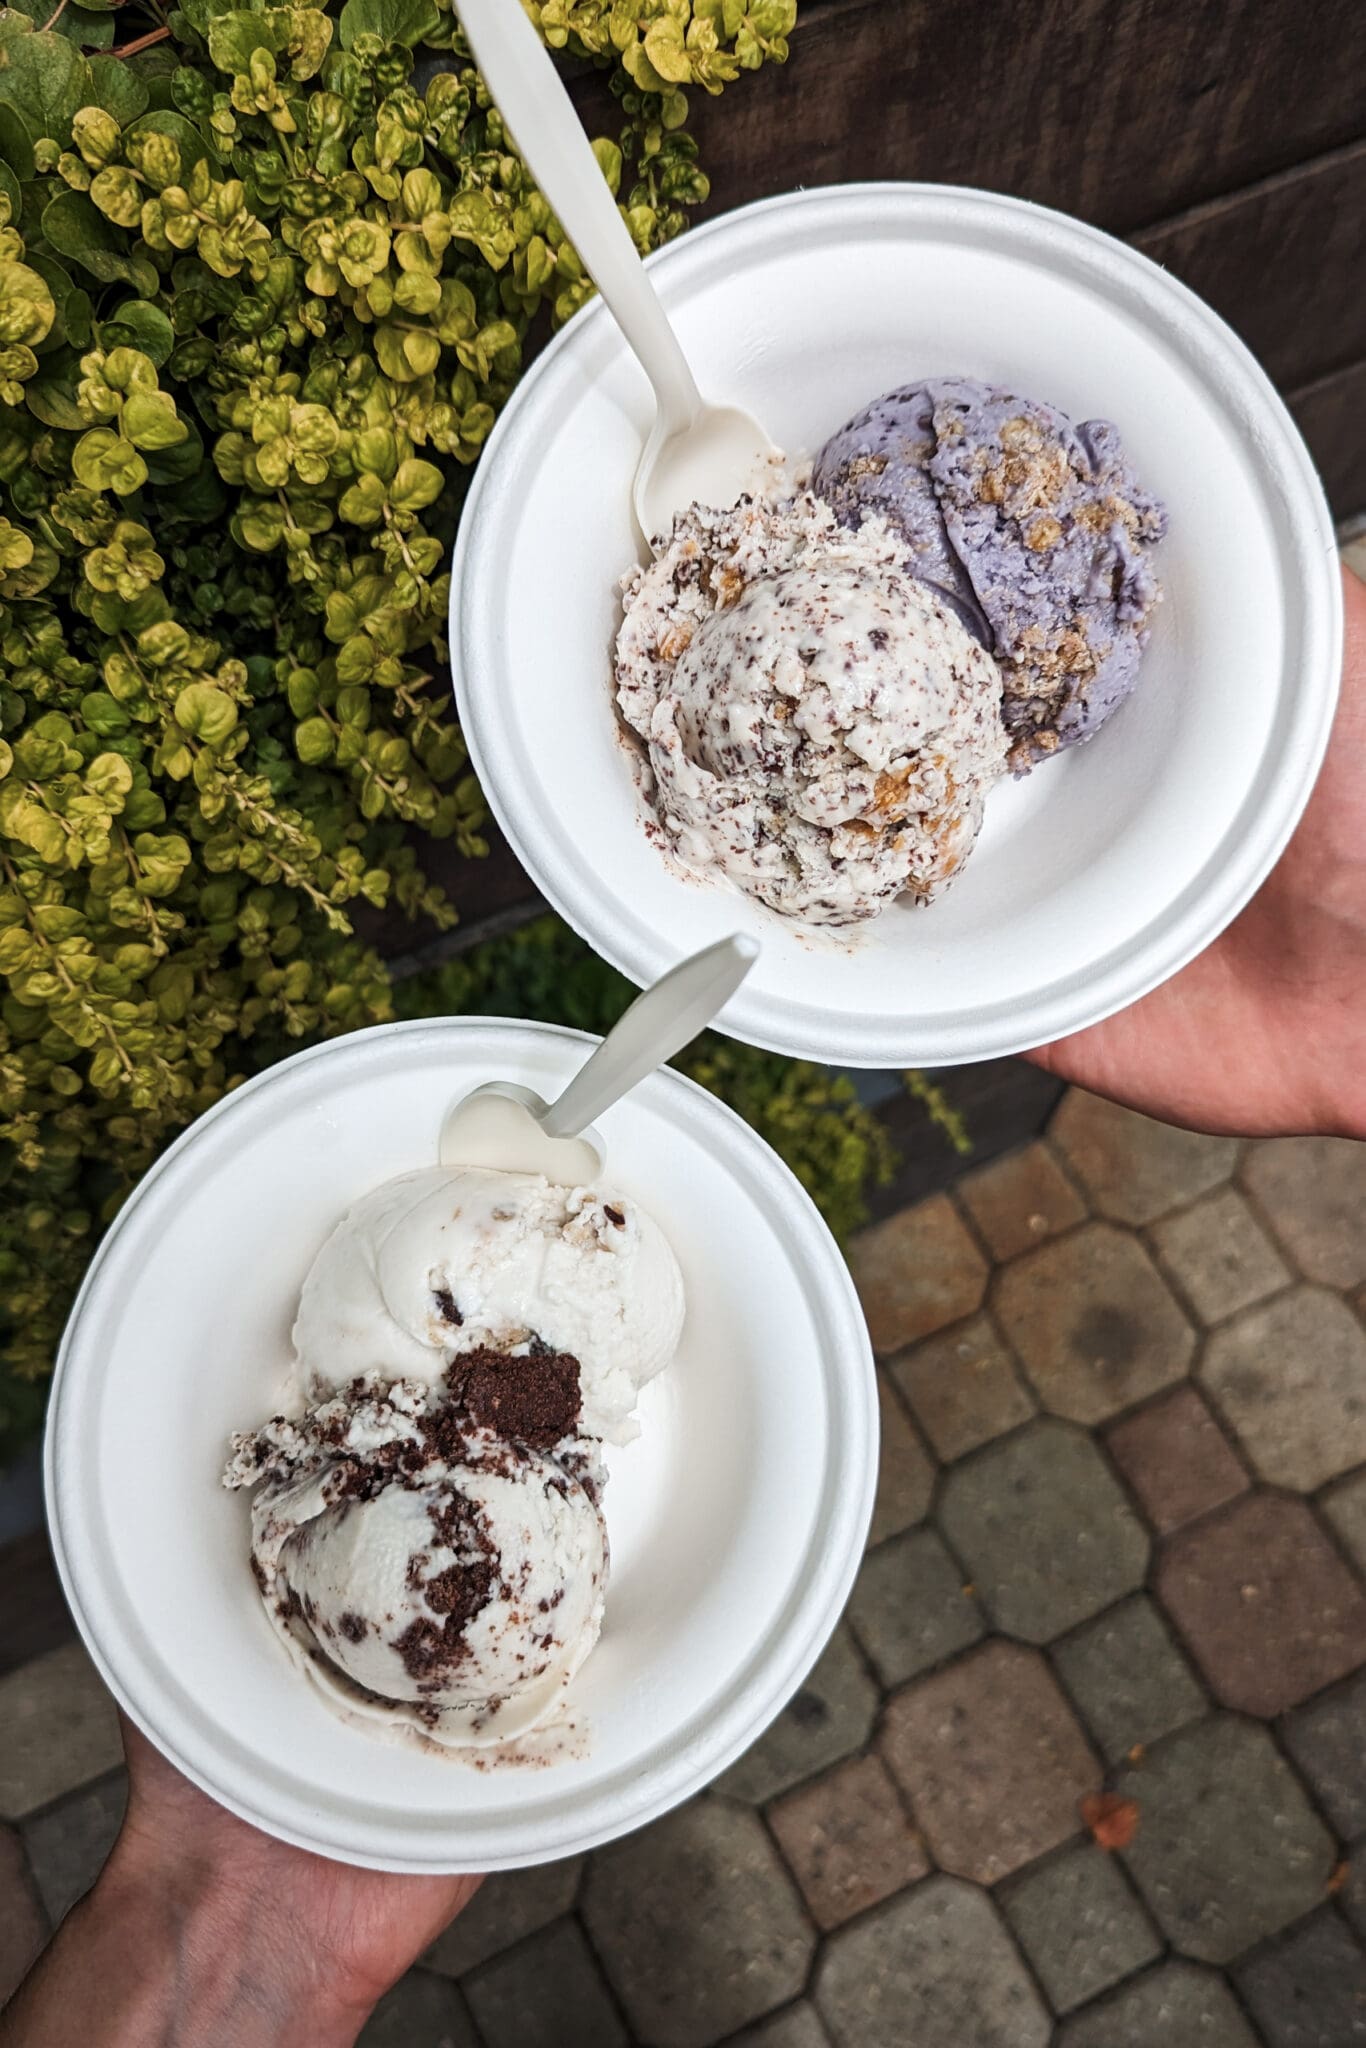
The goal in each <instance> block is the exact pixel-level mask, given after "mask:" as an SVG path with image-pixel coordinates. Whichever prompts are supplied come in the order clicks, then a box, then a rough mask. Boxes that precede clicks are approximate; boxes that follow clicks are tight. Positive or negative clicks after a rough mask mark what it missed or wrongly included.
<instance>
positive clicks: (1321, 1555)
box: [1157, 1494, 1366, 1715]
mask: <svg viewBox="0 0 1366 2048" xmlns="http://www.w3.org/2000/svg"><path fill="white" fill-rule="evenodd" d="M1157 1592H1158V1598H1159V1599H1160V1600H1161V1602H1162V1604H1163V1606H1164V1607H1165V1608H1166V1609H1167V1612H1168V1613H1169V1614H1170V1615H1171V1616H1172V1618H1173V1620H1174V1621H1175V1622H1176V1625H1177V1627H1178V1628H1179V1629H1180V1631H1181V1633H1182V1635H1183V1636H1184V1638H1185V1640H1186V1642H1187V1644H1188V1645H1189V1647H1190V1650H1191V1653H1192V1655H1193V1656H1194V1657H1195V1660H1196V1662H1197V1663H1198V1664H1199V1666H1200V1669H1201V1670H1202V1671H1203V1673H1204V1675H1205V1678H1206V1680H1207V1682H1208V1684H1209V1687H1210V1690H1211V1691H1212V1692H1213V1693H1214V1695H1215V1697H1216V1698H1217V1699H1219V1700H1222V1701H1223V1703H1224V1705H1225V1706H1227V1707H1237V1708H1240V1709H1241V1710H1242V1711H1243V1712H1244V1713H1246V1714H1263V1715H1271V1714H1279V1713H1283V1712H1284V1710H1285V1709H1286V1708H1287V1707H1293V1706H1298V1704H1299V1702H1300V1701H1301V1700H1305V1699H1308V1697H1309V1695H1310V1694H1311V1693H1314V1692H1317V1691H1318V1690H1319V1688H1320V1686H1324V1685H1330V1684H1331V1683H1332V1681H1333V1680H1334V1679H1335V1678H1342V1677H1344V1676H1345V1675H1346V1673H1347V1672H1349V1671H1355V1669H1356V1668H1357V1666H1358V1665H1359V1664H1361V1663H1363V1662H1366V1595H1363V1593H1362V1590H1361V1587H1360V1586H1359V1585H1358V1583H1357V1581H1356V1579H1355V1578H1354V1577H1353V1575H1352V1573H1351V1572H1350V1571H1349V1570H1348V1569H1347V1567H1346V1565H1345V1564H1344V1563H1343V1561H1342V1559H1341V1557H1339V1555H1338V1553H1337V1551H1336V1550H1335V1549H1334V1548H1333V1546H1332V1544H1331V1543H1330V1542H1329V1541H1328V1538H1327V1537H1326V1536H1325V1535H1324V1533H1323V1530H1322V1529H1321V1527H1320V1526H1319V1524H1318V1522H1317V1521H1316V1520H1315V1518H1314V1514H1313V1510H1312V1509H1311V1508H1310V1507H1309V1505H1308V1504H1307V1502H1305V1501H1299V1500H1287V1499H1286V1498H1285V1496H1284V1495H1283V1494H1249V1495H1248V1497H1247V1498H1246V1499H1245V1500H1240V1501H1237V1502H1235V1503H1234V1505H1233V1506H1232V1507H1230V1508H1224V1509H1221V1510H1220V1512H1219V1513H1218V1514H1217V1515H1212V1516H1210V1518H1209V1519H1208V1520H1207V1521H1204V1522H1196V1523H1194V1524H1193V1525H1192V1526H1191V1527H1190V1528H1189V1529H1183V1530H1182V1531H1181V1532H1180V1534H1179V1535H1176V1536H1173V1537H1172V1538H1171V1540H1170V1542H1169V1543H1168V1545H1167V1548H1166V1550H1165V1551H1164V1553H1163V1555H1162V1558H1161V1561H1160V1562H1159V1565H1158V1570H1157Z"/></svg>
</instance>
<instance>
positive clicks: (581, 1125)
mask: <svg viewBox="0 0 1366 2048" xmlns="http://www.w3.org/2000/svg"><path fill="white" fill-rule="evenodd" d="M758 957H759V941H758V940H757V939H752V938H750V937H748V936H747V935H746V934H744V933H740V932H736V933H733V934H732V935H731V937H730V938H728V939H721V940H719V941H718V943H717V944H716V945H714V946H705V947H704V948H703V949H702V951H701V952H700V953H694V954H693V955H692V957H691V959H688V960H680V962H679V963H678V965H677V966H676V967H671V968H670V969H669V972H668V973H667V974H664V975H661V976H660V978H659V980H658V981H657V982H655V984H654V986H653V987H652V988H647V989H646V991H645V993H644V994H643V995H639V996H637V997H636V999H635V1001H634V1002H633V1003H632V1005H631V1007H630V1009H629V1010H628V1011H627V1012H626V1014H625V1016H624V1017H621V1018H619V1019H618V1021H617V1022H616V1024H614V1025H613V1027H612V1029H611V1030H610V1031H609V1032H608V1034H607V1036H606V1038H604V1039H603V1041H602V1043H601V1045H599V1046H598V1048H597V1050H596V1051H595V1052H593V1053H591V1054H590V1055H589V1057H588V1059H587V1060H586V1061H585V1062H584V1064H583V1066H582V1067H580V1069H579V1071H578V1073H577V1074H576V1075H575V1076H574V1078H573V1080H572V1081H571V1082H570V1083H569V1086H568V1087H567V1088H566V1089H565V1090H564V1092H563V1094H561V1095H559V1096H558V1097H557V1098H556V1100H555V1101H554V1102H546V1101H544V1100H543V1099H542V1097H541V1096H539V1095H537V1094H536V1093H535V1091H534V1089H531V1088H525V1087H523V1086H522V1084H521V1083H520V1082H518V1081H485V1082H484V1083H483V1084H482V1086H480V1087H478V1088H473V1089H471V1090H470V1092H469V1094H468V1095H464V1096H462V1097H461V1098H460V1100H459V1101H458V1102H457V1103H456V1105H455V1107H454V1108H453V1109H452V1110H450V1111H449V1112H448V1114H447V1116H446V1120H445V1122H444V1123H443V1125H442V1127H441V1138H440V1142H439V1145H438V1148H437V1150H438V1157H439V1159H440V1162H441V1164H442V1165H443V1166H492V1167H498V1168H500V1169H501V1170H502V1171H503V1172H505V1173H543V1174H544V1175H545V1177H546V1179H547V1180H554V1181H561V1182H564V1183H565V1184H566V1185H568V1186H571V1187H589V1186H591V1185H592V1183H593V1182H594V1181H595V1180H596V1179H597V1178H598V1175H599V1174H600V1173H601V1172H602V1170H603V1168H604V1166H605V1165H606V1164H607V1149H606V1147H605V1145H604V1144H603V1142H602V1139H601V1137H600V1136H599V1134H598V1132H597V1131H596V1130H595V1129H594V1128H593V1125H594V1120H595V1119H596V1118H597V1117H600V1116H601V1115H602V1114H603V1112H604V1110H608V1109H610V1108H611V1107H612V1104H613V1103H614V1102H619V1101H620V1100H621V1098H622V1096H623V1095H628V1094H629V1093H630V1091H631V1090H632V1088H634V1087H635V1086H636V1084H637V1083H638V1082H640V1081H643V1080H644V1079H645V1076H646V1075H647V1074H652V1073H653V1072H654V1070H655V1068H656V1067H662V1066H663V1065H664V1062H665V1061H666V1060H669V1059H672V1058H673V1055H674V1054H675V1053H676V1052H679V1051H681V1049H682V1048H683V1047H684V1046H685V1045H687V1044H689V1043H690V1042H691V1040H692V1039H694V1038H696V1036H697V1034H698V1032H699V1031H702V1030H704V1029H705V1027H706V1026H707V1025H708V1024H710V1023H711V1021H712V1019H713V1018H714V1017H715V1016H716V1014H717V1012H718V1011H719V1010H720V1009H722V1008H723V1007H724V1005H725V1004H726V1003H728V1002H729V1001H730V999H731V997H732V996H733V995H734V994H735V991H736V989H737V988H739V986H740V983H741V982H742V981H743V980H744V978H745V976H746V975H747V974H748V973H749V970H750V968H751V967H752V966H753V965H754V962H755V961H756V960H757V959H758Z"/></svg>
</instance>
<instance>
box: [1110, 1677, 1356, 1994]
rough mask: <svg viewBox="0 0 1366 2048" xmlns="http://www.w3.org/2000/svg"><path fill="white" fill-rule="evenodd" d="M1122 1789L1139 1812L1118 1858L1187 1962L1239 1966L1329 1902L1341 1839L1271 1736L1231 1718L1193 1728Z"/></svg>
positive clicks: (1122, 1782)
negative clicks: (1257, 1946)
mask: <svg viewBox="0 0 1366 2048" xmlns="http://www.w3.org/2000/svg"><path fill="white" fill-rule="evenodd" d="M1117 1789H1118V1791H1119V1793H1120V1794H1121V1796H1122V1797H1124V1798H1128V1799H1134V1800H1136V1801H1137V1802H1138V1809H1139V1824H1138V1832H1137V1833H1136V1834H1135V1836H1134V1838H1133V1841H1132V1842H1131V1843H1130V1844H1129V1847H1128V1848H1127V1849H1125V1850H1123V1851H1122V1852H1121V1853H1122V1855H1123V1857H1124V1860H1125V1863H1126V1864H1127V1865H1128V1869H1129V1873H1130V1875H1131V1876H1132V1877H1133V1878H1134V1879H1135V1880H1136V1881H1137V1884H1138V1888H1139V1890H1140V1891H1141V1892H1142V1894H1143V1897H1144V1899H1145V1901H1146V1902H1147V1905H1148V1909H1149V1911H1150V1912H1151V1913H1152V1914H1153V1917H1154V1918H1155V1919H1156V1921H1157V1923H1158V1925H1159V1926H1160V1927H1161V1928H1162V1930H1163V1932H1164V1933H1165V1934H1166V1936H1167V1939H1168V1940H1169V1941H1170V1942H1171V1944H1172V1947H1173V1948H1175V1949H1177V1950H1179V1951H1180V1952H1181V1953H1182V1954H1184V1955H1188V1956H1193V1957H1194V1958H1195V1959H1196V1961H1197V1962H1205V1963H1228V1962H1231V1961H1232V1960H1233V1958H1234V1956H1239V1955H1242V1953H1243V1951H1244V1950H1245V1949H1248V1948H1251V1946H1252V1944H1253V1943H1254V1942H1256V1941H1263V1940H1265V1938H1266V1937H1267V1935H1269V1934H1278V1933H1279V1932H1280V1930H1281V1928H1283V1927H1288V1926H1289V1925H1290V1923H1291V1921H1292V1920H1298V1919H1300V1918H1301V1916H1302V1915H1303V1914H1305V1913H1308V1912H1309V1911H1311V1910H1312V1908H1313V1907H1314V1906H1316V1905H1317V1904H1318V1903H1319V1901H1320V1900H1321V1899H1322V1897H1323V1888H1324V1885H1325V1883H1326V1882H1327V1880H1328V1877H1329V1874H1330V1873H1331V1871H1332V1869H1333V1862H1334V1855H1335V1851H1334V1846H1333V1838H1332V1836H1331V1835H1330V1834H1329V1833H1328V1830H1327V1829H1326V1828H1325V1827H1324V1825H1323V1823H1322V1821H1320V1820H1319V1818H1318V1816H1317V1815H1316V1814H1315V1813H1314V1811H1313V1809H1312V1808H1311V1806H1310V1804H1309V1801H1308V1800H1307V1799H1306V1797H1305V1795H1304V1789H1303V1787H1302V1786H1301V1785H1300V1782H1299V1780H1298V1779H1297V1778H1296V1776H1295V1774H1294V1772H1293V1771H1292V1770H1291V1768H1290V1766H1289V1764H1288V1763H1286V1761H1285V1759H1284V1758H1283V1757H1282V1756H1281V1754H1280V1752H1279V1751H1278V1750H1277V1748H1276V1746H1275V1744H1274V1743H1273V1742H1272V1740H1271V1737H1270V1736H1269V1735H1268V1734H1267V1732H1266V1730H1265V1729H1264V1728H1254V1727H1253V1726H1252V1725H1251V1723H1250V1722H1247V1721H1240V1720H1236V1719H1235V1718H1234V1717H1233V1716H1231V1715H1228V1714H1218V1715H1215V1716H1214V1717H1213V1718H1212V1719H1211V1720H1208V1721H1200V1722H1197V1723H1196V1725H1195V1726H1194V1727H1193V1728H1183V1729H1182V1730H1181V1732H1180V1734H1178V1735H1173V1736H1170V1737H1169V1738H1168V1740H1167V1741H1166V1742H1164V1743H1163V1744H1162V1745H1161V1747H1160V1748H1159V1749H1157V1750H1155V1751H1154V1752H1153V1753H1152V1755H1151V1756H1149V1757H1148V1758H1147V1760H1146V1761H1145V1762H1144V1763H1143V1764H1142V1765H1141V1766H1138V1767H1136V1768H1134V1769H1132V1770H1128V1771H1125V1772H1123V1773H1122V1774H1121V1776H1120V1778H1119V1781H1118V1786H1117Z"/></svg>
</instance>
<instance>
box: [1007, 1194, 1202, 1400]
mask: <svg viewBox="0 0 1366 2048" xmlns="http://www.w3.org/2000/svg"><path fill="white" fill-rule="evenodd" d="M995 1304H996V1312H997V1314H998V1315H999V1317H1000V1319H1001V1326H1002V1328H1003V1329H1004V1331H1005V1333H1006V1336H1007V1337H1008V1338H1009V1339H1010V1341H1011V1343H1012V1344H1013V1345H1014V1346H1015V1349H1016V1351H1017V1352H1018V1353H1019V1357H1020V1362H1021V1364H1022V1365H1023V1366H1024V1369H1025V1371H1026V1373H1027V1374H1028V1375H1029V1379H1030V1382H1031V1384H1032V1385H1033V1387H1034V1391H1035V1392H1036V1393H1037V1395H1038V1397H1039V1399H1040V1401H1041V1402H1042V1403H1043V1405H1044V1407H1045V1408H1047V1409H1049V1410H1051V1412H1052V1413H1053V1414H1054V1415H1065V1416H1067V1417H1068V1418H1069V1419H1070V1420H1071V1421H1073V1422H1084V1423H1087V1424H1088V1425H1093V1424H1095V1423H1097V1422H1104V1421H1106V1420H1107V1419H1108V1417H1110V1416H1111V1415H1117V1414H1118V1413H1119V1411H1120V1409H1121V1408H1131V1407H1132V1406H1133V1404H1134V1402H1135V1401H1142V1400H1145V1399H1146V1398H1147V1396H1148V1395H1149V1394H1156V1393H1157V1392H1158V1391H1159V1390H1160V1389H1161V1388H1162V1387H1166V1386H1170V1385H1171V1384H1172V1382H1173V1381H1174V1380H1179V1379H1181V1378H1182V1377H1183V1376H1184V1374H1185V1371H1186V1368H1187V1366H1188V1365H1189V1364H1190V1360H1191V1355H1192V1353H1193V1352H1194V1349H1195V1332H1194V1331H1193V1330H1192V1328H1191V1326H1190V1324H1189V1323H1188V1322H1187V1321H1186V1318H1185V1316H1184V1315H1183V1314H1182V1313H1181V1310H1180V1309H1179V1308H1178V1307H1177V1305H1176V1301H1175V1299H1174V1297H1173V1295H1172V1292H1171V1289H1170V1288H1169V1287H1168V1286H1167V1283H1166V1281H1165V1280H1164V1279H1163V1278H1162V1276H1161V1274H1160V1273H1159V1272H1158V1270H1157V1268H1156V1266H1155V1265H1154V1264H1153V1262H1152V1260H1151V1259H1150V1258H1149V1257H1148V1254H1147V1253H1146V1252H1145V1251H1144V1249H1143V1247H1142V1245H1141V1244H1140V1243H1139V1241H1138V1239H1137V1238H1136V1237H1132V1236H1130V1234H1129V1233H1128V1231H1125V1230H1116V1229H1115V1228H1114V1227H1113V1225H1111V1224H1109V1223H1089V1224H1087V1225H1086V1226H1085V1227H1084V1228H1083V1229H1081V1230H1076V1231H1073V1233H1072V1235H1071V1236H1070V1237H1063V1238H1059V1239H1058V1241H1057V1243H1056V1244H1046V1245H1041V1246H1040V1248H1039V1250H1038V1251H1036V1252H1027V1253H1026V1254H1025V1256H1024V1257H1023V1258H1022V1259H1017V1260H1016V1261H1015V1263H1014V1265H1013V1266H1007V1267H1006V1269H1005V1271H1004V1272H1003V1273H1002V1274H1001V1275H1000V1276H999V1278H998V1280H997V1283H996V1296H995Z"/></svg>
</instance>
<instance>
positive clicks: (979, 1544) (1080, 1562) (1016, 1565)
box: [939, 1421, 1148, 1643]
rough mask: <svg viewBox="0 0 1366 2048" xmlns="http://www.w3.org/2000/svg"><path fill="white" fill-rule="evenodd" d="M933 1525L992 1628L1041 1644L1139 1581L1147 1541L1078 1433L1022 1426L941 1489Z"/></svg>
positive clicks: (1049, 1425)
mask: <svg viewBox="0 0 1366 2048" xmlns="http://www.w3.org/2000/svg"><path fill="white" fill-rule="evenodd" d="M939 1519H940V1522H941V1525H942V1527H943V1529H944V1533H945V1535H946V1536H947V1537H948V1539H949V1542H950V1543H951V1544H952V1545H953V1547H954V1549H955V1550H956V1551H957V1553H958V1555H959V1557H961V1558H962V1560H963V1562H964V1564H965V1565H966V1566H967V1568H968V1571H969V1572H970V1573H971V1575H972V1580H973V1583H974V1584H975V1586H976V1588H977V1593H978V1596H979V1597H980V1599H981V1601H982V1604H983V1606H984V1607H985V1608H986V1610H987V1613H988V1615H989V1616H990V1617H991V1619H992V1620H993V1621H994V1622H995V1624H996V1626H997V1627H998V1628H1002V1629H1005V1630H1006V1631H1007V1633H1008V1634H1010V1635H1013V1636H1022V1637H1023V1638H1024V1640H1025V1641H1026V1642H1029V1643H1048V1642H1051V1641H1052V1640H1053V1638H1054V1637H1055V1636H1060V1635H1062V1634H1063V1633H1064V1631H1065V1630H1067V1629H1069V1628H1075V1627H1076V1626H1077V1624H1078V1623H1079V1622H1083V1621H1088V1620H1089V1619H1090V1617H1091V1616H1092V1615H1093V1614H1098V1613H1099V1612H1100V1610H1101V1609H1102V1608H1103V1607H1110V1606H1112V1605H1113V1603H1114V1602H1115V1601H1116V1600H1118V1599H1120V1598H1121V1597H1122V1595H1123V1594H1125V1593H1129V1592H1132V1591H1133V1589H1134V1588H1135V1587H1136V1586H1139V1585H1141V1584H1142V1583H1143V1575H1144V1572H1145V1571H1146V1569H1147V1563H1148V1538H1147V1536H1146V1534H1145V1533H1144V1530H1143V1528H1142V1525H1141V1524H1140V1522H1139V1520H1138V1517H1137V1515H1135V1513H1134V1511H1133V1509H1132V1508H1131V1507H1130V1506H1129V1503H1128V1501H1127V1500H1126V1499H1125V1497H1124V1494H1123V1491H1122V1489H1121V1488H1120V1486H1119V1483H1118V1481H1117V1480H1116V1479H1115V1478H1114V1476H1113V1474H1112V1473H1111V1471H1110V1469H1109V1467H1108V1465H1107V1464H1106V1463H1105V1460H1104V1458H1103V1457H1102V1456H1101V1454H1100V1452H1099V1451H1098V1450H1097V1449H1096V1447H1095V1445H1094V1444H1093V1443H1092V1442H1091V1440H1090V1438H1089V1437H1086V1436H1083V1435H1082V1434H1081V1432H1080V1431H1079V1430H1075V1429H1070V1428H1068V1427H1067V1425H1066V1424H1065V1423H1061V1422H1043V1421H1040V1422H1032V1423H1030V1425H1029V1427H1028V1428H1027V1429H1022V1430H1020V1431H1019V1432H1018V1433H1017V1434H1016V1435H1015V1436H1012V1437H1007V1438H1006V1439H1005V1440H1004V1441H1003V1442H1001V1443H999V1444H992V1445H990V1446H989V1447H988V1448H987V1449H986V1450H985V1451H981V1452H979V1453H978V1455H977V1456H976V1457H975V1458H973V1459H971V1460H970V1461H969V1462H968V1463H967V1464H965V1465H958V1466H955V1467H954V1469H953V1471H952V1472H950V1473H949V1475H948V1479H947V1480H946V1482H945V1486H944V1496H943V1501H942V1503H941V1507H940V1515H939Z"/></svg>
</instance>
